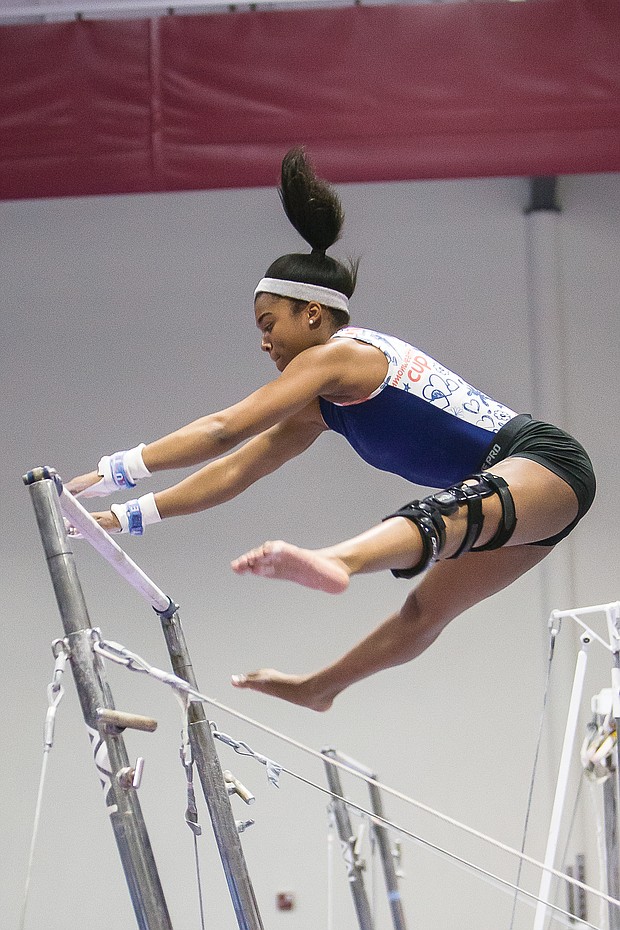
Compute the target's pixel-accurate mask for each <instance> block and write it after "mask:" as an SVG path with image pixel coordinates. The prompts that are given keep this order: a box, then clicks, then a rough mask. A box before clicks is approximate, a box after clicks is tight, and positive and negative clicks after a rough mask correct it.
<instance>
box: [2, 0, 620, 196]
mask: <svg viewBox="0 0 620 930" xmlns="http://www.w3.org/2000/svg"><path fill="white" fill-rule="evenodd" d="M298 143H305V144H306V145H307V147H308V149H309V151H310V152H311V154H312V155H313V157H314V159H315V161H316V163H317V165H318V166H319V167H320V169H321V171H323V172H325V173H326V174H327V176H328V177H330V178H331V179H332V180H334V181H379V180H403V179H412V178H457V177H479V176H485V175H533V174H568V173H577V172H600V171H618V170H620V5H618V3H617V2H616V0H532V2H526V3H471V4H462V3H455V4H429V5H423V6H406V7H405V6H388V7H351V8H346V9H336V10H297V11H286V12H285V11H280V12H260V11H259V12H244V13H222V14H217V15H209V16H200V17H198V16H196V17H194V16H192V17H185V16H182V17H181V16H179V17H174V16H168V17H162V18H159V19H152V20H133V21H97V22H94V21H81V22H77V21H76V22H71V23H62V24H44V25H28V26H5V27H0V197H2V198H5V199H6V198H18V197H50V196H70V195H83V194H106V193H128V192H143V191H167V190H190V189H205V188H214V187H244V186H260V185H265V184H268V185H271V184H273V183H274V181H275V179H276V178H277V173H278V166H279V162H280V159H281V157H282V155H283V153H284V152H285V151H286V149H287V148H288V147H289V146H291V145H293V144H298Z"/></svg>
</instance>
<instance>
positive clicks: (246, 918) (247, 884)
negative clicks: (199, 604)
mask: <svg viewBox="0 0 620 930" xmlns="http://www.w3.org/2000/svg"><path fill="white" fill-rule="evenodd" d="M157 613H159V616H160V617H161V625H162V629H163V632H164V637H165V640H166V645H167V646H168V652H169V654H170V660H171V663H172V668H173V670H174V673H175V675H178V677H179V678H183V680H184V681H187V682H188V684H190V685H191V687H192V688H193V689H194V690H196V691H198V690H199V689H198V685H197V683H196V678H195V676H194V670H193V667H192V663H191V660H190V656H189V651H188V649H187V645H186V642H185V636H184V633H183V628H182V627H181V621H180V619H179V615H178V613H177V610H176V606H175V605H174V604H172V605H171V607H170V609H169V610H168V611H157ZM188 719H189V724H190V726H189V738H190V742H191V747H192V753H193V756H194V760H195V762H196V768H197V769H198V777H199V778H200V784H201V786H202V790H203V793H204V796H205V801H206V803H207V807H208V809H209V815H210V817H211V823H212V826H213V832H214V834H215V840H216V843H217V846H218V849H219V852H220V858H221V860H222V866H223V868H224V874H225V876H226V881H227V883H228V890H229V892H230V897H231V899H232V903H233V907H234V909H235V914H236V916H237V922H238V924H239V928H240V930H262V927H263V924H262V921H261V916H260V912H259V910H258V904H257V902H256V897H255V895H254V889H253V887H252V882H251V880H250V876H249V873H248V869H247V864H246V861H245V857H244V855H243V849H242V847H241V839H240V837H239V832H238V830H237V825H236V823H235V819H234V817H233V814H232V811H231V807H230V799H229V797H228V791H227V790H226V782H225V780H224V776H223V774H222V769H221V767H220V762H219V757H218V755H217V750H216V748H215V742H214V739H213V733H212V731H211V726H210V724H209V721H208V720H207V719H206V716H205V712H204V708H203V706H202V704H201V703H200V702H199V701H192V702H191V703H190V705H189V708H188Z"/></svg>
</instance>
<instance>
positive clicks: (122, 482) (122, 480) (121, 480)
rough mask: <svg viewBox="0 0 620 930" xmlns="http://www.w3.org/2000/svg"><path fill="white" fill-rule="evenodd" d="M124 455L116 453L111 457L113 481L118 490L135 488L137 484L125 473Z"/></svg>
mask: <svg viewBox="0 0 620 930" xmlns="http://www.w3.org/2000/svg"><path fill="white" fill-rule="evenodd" d="M124 455H125V453H124V452H115V453H114V455H112V456H110V471H111V472H112V481H113V482H114V484H115V485H116V487H117V488H121V489H122V488H135V486H136V482H135V481H132V480H131V478H130V477H129V475H128V474H127V472H126V471H125V463H124V461H123V458H124Z"/></svg>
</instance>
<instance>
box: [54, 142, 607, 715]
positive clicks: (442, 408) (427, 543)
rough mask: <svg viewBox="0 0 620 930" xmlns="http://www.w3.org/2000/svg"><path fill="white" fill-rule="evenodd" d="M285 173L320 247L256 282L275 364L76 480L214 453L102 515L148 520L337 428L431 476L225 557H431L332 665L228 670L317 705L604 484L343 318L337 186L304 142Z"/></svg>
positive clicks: (316, 564) (537, 542)
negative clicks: (372, 518) (406, 491)
mask: <svg viewBox="0 0 620 930" xmlns="http://www.w3.org/2000/svg"><path fill="white" fill-rule="evenodd" d="M281 178H282V179H281V188H280V191H279V193H280V197H281V200H282V204H283V207H284V210H285V213H286V215H287V217H288V219H289V221H290V222H291V223H292V225H293V226H294V227H295V229H296V230H297V231H298V232H299V233H300V235H301V236H302V237H303V239H305V241H306V242H307V243H308V244H309V246H310V247H311V252H309V253H308V252H304V253H298V254H290V255H284V256H282V257H280V258H278V259H276V261H274V262H273V263H272V264H271V265H270V267H269V268H268V269H267V272H266V274H265V277H264V278H262V279H261V281H259V283H258V286H257V287H256V290H255V294H254V312H255V320H256V325H257V327H258V329H259V331H260V333H261V348H262V350H263V351H264V352H267V353H268V354H269V357H270V358H271V359H272V361H273V363H274V364H275V366H276V368H277V369H278V371H279V372H280V374H279V376H278V377H277V378H276V379H275V380H273V381H271V382H269V383H268V384H266V385H264V386H263V387H261V388H259V389H258V390H257V391H255V392H254V393H253V394H251V395H250V396H248V397H246V398H245V399H243V400H241V401H239V402H238V403H236V404H234V405H233V406H231V407H228V408H226V409H224V410H222V411H219V412H216V413H211V414H209V415H207V416H204V417H201V418H200V419H198V420H195V421H193V422H192V423H189V424H188V425H187V426H184V427H183V428H181V429H179V430H177V431H175V432H173V433H170V434H169V435H167V436H164V437H163V438H161V439H159V440H157V441H155V442H152V443H149V444H148V445H145V444H144V443H141V444H140V445H138V446H136V447H135V448H133V449H130V450H127V451H123V452H117V453H115V454H113V455H105V456H103V457H102V459H101V460H100V462H99V465H98V468H97V470H96V471H94V472H90V473H88V474H85V475H82V476H80V477H77V478H74V479H73V480H72V481H71V482H69V484H68V490H69V491H71V492H72V493H74V494H79V495H80V496H82V497H96V496H102V495H106V494H110V493H114V492H115V491H116V490H118V489H128V488H129V489H131V488H133V487H135V485H136V483H137V481H138V480H139V479H141V478H143V477H146V476H148V475H150V474H152V473H153V472H156V471H162V470H165V469H171V468H180V467H191V466H196V465H200V464H202V463H204V462H209V464H207V465H204V466H203V467H202V468H200V469H199V470H198V471H195V472H194V473H193V474H191V475H189V476H188V477H187V478H185V479H184V480H182V481H180V482H179V483H178V484H176V485H174V486H172V487H169V488H167V489H165V490H162V491H159V492H158V493H155V494H152V493H151V494H146V495H144V496H143V497H140V498H137V499H134V500H130V501H128V502H126V503H123V504H113V505H112V506H111V508H110V510H108V511H105V512H101V513H96V514H94V517H95V518H96V520H97V521H98V523H99V524H100V525H101V526H102V527H103V528H104V529H106V530H107V531H108V532H111V533H113V532H119V531H123V532H129V533H132V534H134V535H141V534H142V533H143V531H144V527H145V526H147V525H149V524H152V523H156V522H159V521H160V520H161V519H163V518H167V517H173V516H180V515H185V514H191V513H196V512H198V511H202V510H206V509H207V508H210V507H214V506H216V505H217V504H220V503H222V502H224V501H228V500H230V499H232V498H234V497H236V496H237V495H238V494H240V493H241V492H242V491H244V490H245V489H246V488H248V487H249V486H250V485H252V484H254V482H256V481H258V480H259V479H260V478H262V477H263V476H265V475H267V474H270V473H271V472H273V471H275V470H276V469H277V468H279V467H280V466H281V465H283V464H284V463H285V462H287V461H288V460H290V459H292V458H293V457H295V456H297V455H299V454H300V453H302V452H304V451H305V450H306V449H307V448H308V447H309V446H310V445H311V444H312V443H313V442H314V441H315V440H316V439H317V438H318V436H319V435H320V434H321V433H322V432H323V431H324V430H328V429H331V430H335V431H336V432H338V433H341V434H342V435H343V436H344V437H345V438H346V439H347V441H348V442H349V443H350V444H351V445H352V446H353V448H354V449H355V450H356V452H358V454H359V455H360V456H361V457H362V458H363V459H364V460H365V461H366V462H368V463H370V464H371V465H374V466H375V467H377V468H379V469H382V470H384V471H388V472H393V473H395V474H397V475H400V476H401V477H403V478H405V479H407V480H409V481H411V482H412V483H414V484H416V485H421V486H423V487H425V488H428V489H430V490H432V493H430V494H429V495H428V496H426V497H422V498H421V499H416V500H413V501H411V502H410V503H407V504H406V505H405V506H403V507H401V508H400V509H398V510H396V511H395V512H394V513H392V514H390V515H389V516H388V517H386V518H385V519H384V520H383V521H382V522H380V523H379V524H378V525H377V526H374V527H373V528H372V529H369V530H367V531H365V532H362V533H361V535H359V536H356V537H355V538H354V539H350V540H347V541H345V542H340V543H338V544H336V545H333V546H330V547H328V548H325V549H320V550H306V549H300V548H298V547H296V546H292V545H290V544H288V543H285V542H282V541H275V542H266V543H264V544H263V545H262V546H260V547H259V548H257V549H253V550H252V551H250V552H248V553H246V554H245V555H243V556H241V557H240V558H238V559H236V560H235V561H234V562H233V563H232V568H233V570H234V571H235V572H236V573H237V574H240V575H241V574H244V573H251V574H255V575H262V576H265V577H271V578H281V579H287V580H290V581H294V582H297V583H299V584H302V585H305V586H307V587H310V588H315V589H319V590H322V591H326V592H330V593H339V592H341V591H344V590H345V589H346V588H347V586H348V584H349V580H350V578H351V576H352V575H355V574H358V573H362V572H377V571H382V570H391V571H392V573H393V575H395V576H396V577H398V578H407V579H409V578H413V577H414V576H417V575H420V574H422V573H423V577H422V578H421V579H420V580H419V583H418V584H417V585H416V587H414V588H413V590H412V591H411V592H410V593H409V594H408V596H407V598H406V599H405V602H404V604H403V606H402V607H401V608H400V610H398V611H396V612H395V613H394V614H392V615H391V616H390V617H388V619H387V620H385V622H383V623H382V624H381V625H380V626H378V627H377V628H376V629H375V630H374V632H372V633H371V634H370V635H369V636H367V637H366V638H365V639H363V640H362V641H360V642H359V643H358V644H357V645H356V646H354V647H353V649H352V650H351V651H350V652H348V653H347V654H346V655H344V656H343V657H342V658H340V659H339V660H338V661H336V662H335V663H333V664H332V665H330V666H328V667H326V668H324V669H322V670H320V671H318V672H316V673H313V674H308V675H289V674H283V673H281V672H277V671H275V670H274V669H262V670H260V671H257V672H252V673H250V674H247V675H235V676H233V678H232V683H233V685H235V686H236V687H238V688H249V689H252V690H255V691H260V692H262V693H266V694H270V695H273V696H276V697H280V698H283V699H285V700H288V701H291V702H293V703H295V704H299V705H302V706H306V707H309V708H312V709H314V710H318V711H324V710H327V709H328V708H329V707H330V706H331V704H332V702H333V700H334V698H335V697H336V696H337V695H338V694H339V693H340V692H341V691H343V690H344V689H345V688H346V687H348V686H349V685H351V684H353V683H354V682H357V681H359V680H361V679H363V678H366V677H367V676H369V675H371V674H374V673H375V672H378V671H381V670H382V669H385V668H389V667H391V666H395V665H398V664H401V663H404V662H408V661H410V660H411V659H413V658H415V657H416V656H418V655H420V653H421V652H423V651H424V650H425V649H426V648H428V646H430V645H431V643H432V642H433V641H434V640H435V639H436V638H437V636H438V635H439V633H440V632H441V630H442V629H443V628H444V627H445V626H446V625H447V624H448V623H449V622H450V621H451V620H453V619H454V618H455V617H457V616H458V615H459V614H461V613H463V611H465V610H467V609H468V608H469V607H472V606H473V605H474V604H477V603H479V602H480V601H482V600H484V599H485V598H487V597H489V596H490V595H492V594H495V593H496V592H498V591H501V590H502V589H503V588H505V587H506V586H507V585H509V584H511V583H512V582H513V581H515V580H516V579H517V578H519V577H520V576H521V575H523V574H524V573H525V572H527V571H528V570H529V569H531V568H532V567H533V566H534V565H536V564H537V563H538V562H540V561H541V559H543V558H544V557H545V556H546V555H548V554H549V553H550V552H551V551H552V549H553V547H554V546H555V545H556V544H557V543H558V542H559V541H560V540H561V539H563V538H564V537H566V536H567V535H568V534H569V533H570V532H571V530H572V529H573V528H574V527H575V526H576V524H577V523H578V521H579V520H580V519H581V517H583V515H584V514H585V513H586V512H587V510H588V509H589V507H590V506H591V504H592V501H593V499H594V494H595V489H596V482H595V477H594V473H593V470H592V465H591V462H590V459H589V458H588V455H587V453H586V452H585V450H584V449H583V448H582V446H581V445H580V444H579V443H578V442H577V441H576V440H575V439H573V438H572V437H571V436H569V435H568V434H567V433H565V432H563V431H562V430H561V429H559V428H557V427H555V426H552V425H550V424H548V423H543V422H540V421H537V420H534V419H532V417H530V416H529V415H528V414H518V413H516V412H515V411H513V410H511V409H509V408H508V407H506V406H504V405H503V404H501V403H499V402H497V401H495V400H493V399H492V398H490V397H488V396H487V395H485V394H483V393H482V392H481V391H479V390H476V389H475V388H474V387H472V386H471V385H470V384H468V383H467V382H465V381H464V380H463V379H462V378H461V377H459V376H458V375H457V374H455V373H454V372H452V371H450V370H449V369H447V368H445V367H444V366H443V365H441V364H440V363H439V362H437V361H435V360H434V359H433V358H431V357H430V356H428V355H427V354H426V353H425V352H423V351H422V350H421V349H418V348H415V347H414V346H412V345H409V344H407V343H405V342H403V341H402V340H400V339H398V338H394V337H392V336H389V335H386V334H384V333H380V332H376V331H374V330H371V329H367V328H364V327H361V328H360V327H355V326H351V325H350V317H349V298H350V297H351V296H352V294H353V291H354V288H355V282H356V276H357V263H356V262H353V261H349V262H348V263H347V264H345V263H342V262H339V261H336V260H335V259H334V258H332V257H331V256H328V255H327V254H326V253H327V250H328V249H330V247H331V246H332V245H333V244H334V243H335V242H336V241H337V240H338V238H339V236H340V233H341V230H342V226H343V221H344V213H343V209H342V205H341V202H340V199H339V197H338V195H337V193H336V191H335V190H334V189H333V188H332V187H331V186H330V185H329V184H327V183H326V182H325V181H324V180H322V179H321V178H319V177H317V175H316V173H315V171H314V169H313V167H312V165H311V164H310V162H309V160H308V158H307V156H306V154H305V152H304V150H303V149H301V148H296V149H292V150H291V151H290V152H288V154H287V155H286V156H285V157H284V159H283V162H282V176H281ZM211 459H214V461H209V460H211ZM437 489H442V490H437Z"/></svg>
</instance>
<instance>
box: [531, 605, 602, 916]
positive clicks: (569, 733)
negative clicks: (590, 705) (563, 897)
mask: <svg viewBox="0 0 620 930" xmlns="http://www.w3.org/2000/svg"><path fill="white" fill-rule="evenodd" d="M601 612H602V613H604V614H605V617H606V621H607V632H608V636H609V642H608V643H606V642H605V641H604V640H603V639H602V637H600V636H599V635H598V634H597V633H595V632H594V631H593V630H591V629H590V628H589V627H588V626H587V624H586V623H584V622H583V621H582V620H580V619H579V617H580V616H582V615H584V616H587V615H590V614H594V613H601ZM564 618H570V619H572V620H574V621H575V622H576V623H577V624H578V625H579V626H580V627H581V628H582V629H583V633H582V634H581V637H580V641H581V648H580V650H579V654H578V656H577V661H576V663H575V672H574V676H573V686H572V690H571V696H570V701H569V706H568V713H567V718H566V727H565V730H564V741H563V744H562V752H561V755H560V763H559V766H558V776H557V781H556V789H555V795H554V800H553V808H552V811H551V819H550V824H549V833H548V837H547V846H546V850H545V858H544V866H545V868H544V869H543V872H542V874H541V879H540V885H539V890H538V903H537V905H536V913H535V917H534V925H533V930H543V928H544V926H545V920H546V917H547V913H548V910H549V901H550V890H551V878H552V874H551V872H550V871H548V870H549V869H552V868H553V867H554V862H555V856H556V853H557V848H558V843H559V838H560V826H561V821H562V813H563V810H564V804H565V801H566V793H567V788H568V778H569V770H570V762H571V757H572V754H573V749H574V743H575V733H576V729H577V722H578V717H579V708H580V704H581V699H582V696H583V687H584V681H585V674H586V667H587V661H588V648H589V646H590V644H591V642H592V640H596V641H597V642H599V643H600V644H601V645H602V646H604V647H605V649H607V650H609V651H610V652H611V653H612V655H613V665H612V668H611V685H612V687H611V692H612V714H613V717H614V720H615V724H616V734H619V733H620V602H619V601H616V602H614V603H611V604H603V605H598V606H594V607H582V608H578V609H575V610H563V611H562V610H554V611H553V612H552V613H551V616H550V618H549V628H550V630H551V634H552V635H557V633H559V631H560V626H561V622H562V620H563V619H564ZM619 750H620V747H619V746H618V741H616V749H615V763H616V780H615V790H614V789H610V788H608V789H607V791H606V792H605V798H604V801H605V813H606V817H605V830H606V860H607V862H606V867H607V891H608V894H610V895H614V894H615V892H616V890H617V888H618V883H619V877H618V874H617V867H618V846H617V842H618V824H617V815H618V807H619V805H618V803H617V798H618V797H620V765H619V759H620V757H619ZM608 916H609V927H610V930H620V908H618V907H617V906H615V905H614V904H612V903H609V905H608Z"/></svg>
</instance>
